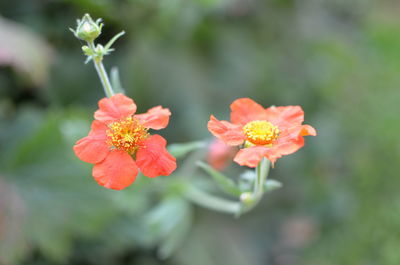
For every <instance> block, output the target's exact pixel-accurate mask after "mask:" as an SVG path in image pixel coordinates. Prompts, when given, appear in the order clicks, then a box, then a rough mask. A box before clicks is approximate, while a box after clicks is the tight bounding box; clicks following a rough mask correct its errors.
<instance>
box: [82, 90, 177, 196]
mask: <svg viewBox="0 0 400 265" xmlns="http://www.w3.org/2000/svg"><path fill="white" fill-rule="evenodd" d="M135 112H136V104H135V103H134V102H133V100H132V99H130V98H128V97H127V96H125V95H123V94H116V95H114V96H112V97H111V98H103V99H101V100H100V101H99V109H98V110H97V111H96V112H95V113H94V118H95V120H94V121H93V123H92V127H91V131H90V132H89V135H88V136H86V137H84V138H82V139H80V140H79V141H77V142H76V144H75V146H74V151H75V154H76V156H77V157H78V158H79V159H81V160H82V161H84V162H87V163H92V164H94V167H93V171H92V173H93V177H94V178H95V180H96V181H97V182H98V183H99V184H100V185H102V186H104V187H106V188H110V189H116V190H120V189H124V188H126V187H127V186H129V185H130V184H132V183H133V182H134V181H135V178H136V175H137V174H138V171H139V169H140V171H141V172H142V173H143V175H145V176H147V177H150V178H154V177H157V176H160V175H169V174H171V173H172V172H173V171H174V170H175V169H176V159H175V158H174V157H173V156H172V155H171V154H169V153H168V151H167V149H166V144H167V141H166V140H165V139H164V138H163V137H161V136H160V135H157V134H154V135H151V134H150V133H149V132H148V130H149V129H155V130H159V129H163V128H165V127H166V126H167V125H168V121H169V116H170V115H171V113H170V111H169V110H168V109H165V108H162V107H161V106H157V107H154V108H152V109H150V110H149V111H148V112H147V113H144V114H135Z"/></svg>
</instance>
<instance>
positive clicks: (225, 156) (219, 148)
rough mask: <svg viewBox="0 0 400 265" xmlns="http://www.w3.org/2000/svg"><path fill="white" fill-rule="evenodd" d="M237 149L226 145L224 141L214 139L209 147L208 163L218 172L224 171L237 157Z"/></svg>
mask: <svg viewBox="0 0 400 265" xmlns="http://www.w3.org/2000/svg"><path fill="white" fill-rule="evenodd" d="M236 152H237V148H236V147H232V146H229V145H227V144H225V142H224V141H222V140H220V139H217V138H214V139H213V141H212V142H211V143H210V145H209V146H208V152H207V163H208V164H210V165H211V166H212V167H213V168H215V169H216V170H223V169H224V168H226V167H227V166H228V165H229V161H231V160H232V158H233V157H234V156H235V154H236Z"/></svg>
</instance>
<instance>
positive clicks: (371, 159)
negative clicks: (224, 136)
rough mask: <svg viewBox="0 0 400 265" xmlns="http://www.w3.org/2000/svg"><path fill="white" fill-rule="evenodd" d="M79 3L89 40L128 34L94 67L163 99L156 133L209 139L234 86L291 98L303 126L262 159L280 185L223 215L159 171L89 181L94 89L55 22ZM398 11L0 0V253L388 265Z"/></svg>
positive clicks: (350, 2)
mask: <svg viewBox="0 0 400 265" xmlns="http://www.w3.org/2000/svg"><path fill="white" fill-rule="evenodd" d="M86 12H89V13H90V14H91V15H92V16H93V17H94V18H98V17H101V18H103V19H104V21H105V24H106V26H105V28H104V31H103V32H104V34H103V35H102V36H101V38H100V40H99V41H100V42H103V43H104V42H105V41H107V40H108V39H109V38H111V37H112V36H113V35H114V34H116V33H118V32H119V31H121V30H125V31H126V32H127V34H126V35H125V36H124V37H123V38H122V39H120V40H118V41H117V43H116V45H115V47H116V51H115V52H114V53H113V54H112V55H111V56H109V57H107V58H106V59H105V65H106V68H107V69H110V67H111V66H118V67H119V70H120V74H121V81H122V84H123V87H124V89H125V90H126V93H127V95H128V96H130V97H132V98H134V99H135V101H136V102H137V103H138V104H139V111H140V112H144V111H146V110H147V108H149V107H152V106H155V105H159V104H161V105H163V106H167V107H169V108H170V109H171V111H172V112H173V116H172V119H171V122H170V126H169V127H168V128H167V129H166V130H164V131H162V132H161V134H162V135H164V136H165V137H166V138H167V139H168V140H169V142H185V141H195V140H202V139H206V138H209V137H210V134H209V132H208V131H207V129H206V123H207V121H208V118H209V115H210V114H211V113H213V114H215V115H216V116H217V117H219V118H221V119H227V118H228V116H229V109H228V106H229V104H230V103H231V102H232V101H233V100H234V99H236V98H239V97H251V98H253V99H254V100H256V101H258V102H260V103H261V104H263V105H264V106H269V105H301V106H302V107H303V108H304V110H305V112H306V123H308V124H311V125H313V126H314V127H316V128H317V130H318V132H319V135H318V136H317V137H308V138H307V139H306V142H307V143H306V146H305V147H304V148H303V149H301V150H300V151H299V152H297V153H296V154H294V155H291V156H288V157H285V158H282V159H280V160H279V161H278V163H277V164H276V168H275V169H273V170H272V172H271V177H272V178H275V179H277V180H279V181H281V182H282V183H283V184H284V187H283V188H282V189H280V190H278V191H274V192H272V193H270V194H267V195H266V196H265V197H264V199H263V201H262V202H261V203H260V205H259V206H258V207H257V208H256V209H255V210H254V211H252V212H250V213H248V214H246V215H244V216H242V217H241V218H239V219H235V218H233V217H231V216H227V215H223V214H219V213H214V212H211V211H208V210H204V209H201V208H198V207H196V206H194V205H192V204H190V203H189V202H187V201H186V200H185V199H183V198H182V197H180V196H176V195H174V192H173V191H171V190H173V188H170V187H168V184H165V183H168V177H162V178H163V179H161V178H158V179H154V180H151V181H148V180H146V179H144V178H141V179H140V180H138V181H137V183H135V184H134V185H132V186H131V187H129V188H128V189H126V190H124V191H121V192H116V191H110V190H107V189H105V188H102V187H100V186H98V185H97V184H96V183H95V181H94V180H93V179H92V177H91V166H90V165H88V164H85V163H83V162H81V161H79V160H78V159H77V158H76V157H75V156H74V154H73V152H72V149H71V148H72V145H73V144H74V142H75V141H76V140H77V139H79V138H80V137H82V136H84V135H85V134H86V133H87V131H88V129H89V124H90V120H91V119H92V114H93V111H94V110H95V109H96V104H97V101H98V99H99V98H101V97H103V96H104V95H103V92H102V89H101V86H100V82H99V80H98V79H97V76H96V73H95V71H94V69H93V66H92V65H91V64H87V65H84V63H83V62H84V59H85V58H84V56H83V55H82V52H81V50H80V47H81V46H82V45H83V43H81V42H79V41H78V40H77V39H76V38H74V36H73V35H72V34H71V32H70V31H69V30H68V27H75V19H76V18H80V17H81V16H82V15H83V14H84V13H86ZM399 13H400V4H399V2H398V1H396V0H380V1H372V0H191V1H188V0H159V1H148V0H119V1H112V0H30V1H24V0H13V1H6V0H2V1H0V264H4V265H13V264H26V265H34V264H74V265H81V264H82V265H83V264H85V265H91V264H100V265H101V264H106V265H114V264H115V265H117V264H140V265H156V264H171V265H172V264H177V265H188V264H190V265H204V264H206V265H227V264H229V265H244V264H246V265H264V264H265V265H298V264H299V265H301V264H307V265H335V264H337V265H354V264H363V265H364V264H365V265H370V264H371V265H372V264H374V265H375V264H384V265H398V264H400V252H399V246H400V192H399V190H400V178H399V172H400V163H399V160H400V141H399V131H400V122H399V121H400V119H399V114H400V105H399V102H400V21H399V19H398V18H399V15H398V14H399ZM228 171H229V172H230V174H232V175H238V174H239V173H240V172H242V171H243V168H240V167H237V166H235V165H232V166H231V167H230V168H229V169H228ZM194 174H199V176H198V177H200V178H201V177H204V178H205V177H206V176H203V175H201V174H200V173H199V172H198V173H194ZM160 179H161V180H160ZM160 181H161V182H160ZM155 183H156V184H157V183H158V184H160V183H162V184H163V185H164V184H165V185H166V186H165V189H164V188H162V189H161V190H160V188H159V187H160V185H156V184H155ZM163 185H161V187H163ZM155 187H157V188H155Z"/></svg>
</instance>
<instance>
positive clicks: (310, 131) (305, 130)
mask: <svg viewBox="0 0 400 265" xmlns="http://www.w3.org/2000/svg"><path fill="white" fill-rule="evenodd" d="M307 135H310V136H317V131H316V130H315V128H314V127H312V126H310V125H307V124H306V125H303V127H302V129H301V136H307Z"/></svg>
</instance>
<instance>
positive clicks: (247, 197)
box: [240, 192, 254, 205]
mask: <svg viewBox="0 0 400 265" xmlns="http://www.w3.org/2000/svg"><path fill="white" fill-rule="evenodd" d="M240 201H241V202H242V203H243V204H244V205H250V204H252V203H253V201H254V196H253V194H251V193H250V192H244V193H242V194H241V195H240Z"/></svg>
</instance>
